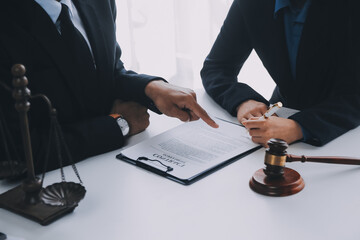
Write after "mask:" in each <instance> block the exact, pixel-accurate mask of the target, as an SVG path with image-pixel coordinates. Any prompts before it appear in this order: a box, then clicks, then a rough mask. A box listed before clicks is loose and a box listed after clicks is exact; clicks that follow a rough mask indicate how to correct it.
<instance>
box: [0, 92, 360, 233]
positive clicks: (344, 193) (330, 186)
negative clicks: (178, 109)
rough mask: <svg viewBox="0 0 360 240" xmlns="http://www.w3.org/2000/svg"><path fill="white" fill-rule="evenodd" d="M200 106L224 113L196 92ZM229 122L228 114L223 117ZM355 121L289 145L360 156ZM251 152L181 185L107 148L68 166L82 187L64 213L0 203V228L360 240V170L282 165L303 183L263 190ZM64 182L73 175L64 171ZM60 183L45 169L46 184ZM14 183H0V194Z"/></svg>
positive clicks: (158, 121)
mask: <svg viewBox="0 0 360 240" xmlns="http://www.w3.org/2000/svg"><path fill="white" fill-rule="evenodd" d="M198 99H199V102H201V103H202V104H203V106H204V107H205V108H206V109H207V110H208V112H209V113H211V114H213V115H216V116H221V117H222V118H229V119H231V118H230V116H229V115H228V114H227V113H225V112H224V111H223V110H222V109H220V108H219V107H218V106H216V105H213V102H212V100H210V99H209V97H208V96H207V95H206V94H204V93H203V91H199V92H198ZM232 120H234V119H232ZM180 123H181V122H180V121H178V120H177V119H170V118H167V117H165V116H158V115H156V114H151V124H150V127H149V128H148V129H147V130H146V131H145V132H143V133H141V134H139V135H137V136H134V137H132V139H131V140H130V141H129V142H128V145H127V146H131V145H133V144H135V143H137V142H139V141H141V140H143V139H147V138H149V137H152V136H154V135H156V134H158V133H161V132H162V131H165V130H167V129H169V128H172V127H174V126H177V125H178V124H180ZM359 140H360V127H358V128H357V129H355V130H352V131H350V132H348V133H346V134H344V135H343V136H341V137H339V138H338V139H336V140H334V141H332V142H330V143H329V144H327V145H326V146H324V147H313V146H310V145H307V144H304V143H296V144H293V145H291V146H290V147H289V149H288V152H289V153H292V154H298V155H301V154H304V155H317V156H321V155H334V156H351V157H360V143H359ZM264 151H265V150H264V149H260V150H258V151H256V152H255V153H252V154H251V155H248V156H247V157H244V158H242V159H240V160H238V161H236V162H234V163H232V164H231V165H229V166H227V167H225V168H223V169H221V170H219V171H217V172H215V173H213V174H211V175H209V176H207V177H206V178H204V179H202V180H200V181H198V182H196V183H194V184H193V185H190V186H183V185H180V184H178V183H175V182H172V181H170V180H167V179H165V178H162V177H160V176H157V175H155V174H153V173H150V172H147V171H146V170H143V169H140V168H137V167H135V166H133V165H130V164H128V163H125V162H123V161H119V160H117V159H115V155H116V154H118V153H119V152H120V150H116V151H113V152H109V153H106V154H102V155H99V156H96V157H92V158H89V159H86V160H84V161H82V162H81V163H78V164H77V167H78V169H79V171H80V174H81V177H82V179H83V181H84V184H85V187H86V189H87V194H86V196H85V199H84V200H82V201H81V202H80V204H79V206H78V207H77V208H76V209H75V211H74V212H73V213H71V214H68V215H66V216H65V217H63V218H62V219H60V220H57V221H56V222H54V223H52V224H50V225H49V226H45V227H44V226H41V225H39V224H38V223H36V222H33V221H31V220H27V219H25V218H23V217H20V216H18V215H15V214H13V213H10V212H8V211H6V210H4V209H0V232H4V233H6V234H8V235H11V236H15V237H18V238H22V239H26V240H42V239H44V240H57V239H59V240H60V239H61V240H63V239H67V240H73V239H74V240H75V239H76V240H83V239H84V240H85V239H86V240H95V239H96V240H99V239H101V240H103V239H106V240H120V239H121V240H131V239H134V240H142V239H146V240H148V239H149V240H152V239H154V240H155V239H156V240H161V239H166V240H168V239H179V240H189V239H190V240H192V239H206V240H209V239H236V240H239V239H247V240H248V239H268V240H272V239H277V240H282V239H310V240H311V239H336V240H339V239H346V240H348V239H349V240H350V239H354V240H355V239H356V240H357V239H360V227H359V216H360V188H359V186H358V184H359V183H360V167H358V166H345V165H344V166H343V165H331V164H319V163H288V165H287V167H291V168H293V169H295V170H297V171H298V172H299V173H300V174H301V175H302V177H303V178H304V180H305V184H306V185H305V188H304V190H302V191H301V192H300V193H298V194H295V195H293V196H288V197H268V196H262V195H259V194H257V193H254V192H253V191H252V190H251V189H250V188H249V180H250V178H251V176H252V174H253V173H254V172H255V171H256V170H258V169H259V168H262V167H263V166H264V163H263V161H264ZM66 173H67V180H75V177H74V174H73V173H72V171H71V169H70V168H69V167H68V168H66ZM58 181H60V173H59V171H53V172H51V173H49V174H47V177H46V181H45V185H48V184H52V183H54V182H58ZM16 185H17V183H8V182H6V181H1V182H0V193H2V192H5V191H6V190H8V189H10V188H12V187H14V186H16Z"/></svg>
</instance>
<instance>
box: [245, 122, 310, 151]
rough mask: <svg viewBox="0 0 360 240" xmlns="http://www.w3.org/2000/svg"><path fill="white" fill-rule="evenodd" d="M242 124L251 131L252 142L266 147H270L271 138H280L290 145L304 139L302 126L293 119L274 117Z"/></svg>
mask: <svg viewBox="0 0 360 240" xmlns="http://www.w3.org/2000/svg"><path fill="white" fill-rule="evenodd" d="M242 124H243V125H244V126H245V127H246V128H247V129H248V130H249V134H250V136H251V139H252V141H253V142H255V143H259V144H261V145H263V146H264V147H268V146H267V141H268V140H269V139H270V138H279V139H282V140H284V141H286V142H287V143H289V144H290V143H293V142H295V141H297V140H300V139H302V138H303V134H302V131H301V127H300V125H299V124H298V123H297V122H295V121H294V120H292V119H286V118H279V117H274V116H272V117H269V118H268V119H264V120H259V119H258V118H257V117H256V118H255V117H254V118H251V119H250V120H246V121H243V122H242Z"/></svg>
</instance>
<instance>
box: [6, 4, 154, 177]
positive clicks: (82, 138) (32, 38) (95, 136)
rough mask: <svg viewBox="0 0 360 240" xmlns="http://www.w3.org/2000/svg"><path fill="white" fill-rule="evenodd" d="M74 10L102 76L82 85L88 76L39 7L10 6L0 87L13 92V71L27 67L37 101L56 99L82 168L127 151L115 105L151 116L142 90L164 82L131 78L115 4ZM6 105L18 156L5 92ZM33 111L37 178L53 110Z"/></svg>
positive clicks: (35, 106)
mask: <svg viewBox="0 0 360 240" xmlns="http://www.w3.org/2000/svg"><path fill="white" fill-rule="evenodd" d="M73 2H74V4H75V6H76V8H77V10H78V12H79V14H80V17H81V19H82V21H83V23H84V26H85V30H86V32H87V35H88V38H89V41H90V44H91V47H92V50H93V54H94V58H95V63H96V68H97V69H96V71H97V76H94V77H93V78H89V79H82V76H83V75H84V73H81V72H79V70H78V68H77V66H76V64H75V63H74V62H73V58H72V57H71V53H70V52H69V50H68V49H67V48H66V44H65V43H64V41H63V40H62V39H61V36H60V34H59V32H58V31H57V29H56V27H55V25H54V23H53V22H52V21H51V19H50V18H49V16H48V14H47V13H46V12H45V11H44V10H43V9H42V7H41V6H39V5H38V4H37V3H36V2H35V1H33V0H10V1H5V2H4V3H2V6H1V8H0V20H1V21H0V33H1V35H0V81H2V82H5V83H6V84H7V85H9V86H11V79H12V77H11V74H10V69H11V67H12V65H13V64H16V63H21V64H24V65H25V66H26V68H27V74H26V76H27V77H28V79H29V88H30V89H31V91H32V94H37V93H43V94H45V95H47V96H48V97H49V98H50V100H51V101H52V103H53V105H54V107H55V108H56V109H57V111H58V118H59V122H60V124H61V126H62V129H63V131H64V134H65V137H66V141H67V143H68V145H69V147H70V150H71V152H72V154H73V157H74V159H75V160H76V161H79V160H81V159H84V158H86V157H89V156H93V155H96V154H100V153H103V152H106V151H110V150H114V149H117V148H120V147H121V146H123V144H124V141H125V139H124V137H123V136H122V133H121V130H120V128H119V126H118V125H117V123H116V121H115V120H114V119H113V118H111V117H109V116H108V114H109V113H110V109H111V107H112V103H113V101H114V100H115V99H122V100H131V101H137V102H139V103H141V104H143V105H144V106H147V107H149V108H151V106H152V105H151V101H150V99H148V98H147V97H146V95H145V93H144V89H145V86H146V84H147V83H148V82H149V81H152V80H154V79H158V77H153V76H148V75H142V74H137V73H135V72H132V71H127V70H125V68H124V66H123V63H122V62H121V60H120V56H121V50H120V47H119V46H118V44H117V42H116V37H115V36H116V35H115V29H116V27H115V17H116V7H115V1H114V0H73ZM0 99H1V101H0V103H1V107H2V109H3V112H4V113H5V115H6V119H7V122H8V123H9V124H10V130H11V132H12V134H13V135H14V137H15V139H16V142H17V143H19V145H18V146H19V151H20V150H21V144H20V140H21V138H20V133H19V129H18V128H19V125H18V119H17V113H16V112H15V109H14V100H13V99H12V97H11V95H10V94H9V93H7V92H6V91H4V90H3V89H1V88H0ZM31 104H32V105H31V110H30V112H29V120H30V130H31V137H32V145H33V153H34V158H35V161H36V162H38V163H37V164H36V167H37V170H41V169H42V166H43V164H42V161H43V159H44V153H45V149H46V144H47V142H48V127H49V119H48V118H47V116H48V113H47V108H46V106H45V105H44V104H43V103H42V102H41V101H35V100H32V101H31ZM153 110H156V108H153ZM0 149H1V147H0ZM0 154H1V150H0ZM2 156H3V155H2ZM1 158H3V157H1ZM57 164H58V163H57V161H56V160H55V159H54V157H52V158H51V159H50V163H49V169H53V168H56V167H58V165H57Z"/></svg>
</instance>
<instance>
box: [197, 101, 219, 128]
mask: <svg viewBox="0 0 360 240" xmlns="http://www.w3.org/2000/svg"><path fill="white" fill-rule="evenodd" d="M190 110H191V111H192V112H193V113H194V114H195V115H196V116H198V117H199V118H201V119H202V120H203V121H204V122H205V123H207V124H208V125H209V126H210V127H213V128H218V127H219V125H218V124H217V123H216V122H215V121H214V120H213V119H212V118H211V117H210V116H209V115H208V114H207V112H206V111H205V110H204V109H203V108H202V107H201V106H200V105H199V104H198V103H197V102H195V103H194V104H193V106H192V107H191V108H190Z"/></svg>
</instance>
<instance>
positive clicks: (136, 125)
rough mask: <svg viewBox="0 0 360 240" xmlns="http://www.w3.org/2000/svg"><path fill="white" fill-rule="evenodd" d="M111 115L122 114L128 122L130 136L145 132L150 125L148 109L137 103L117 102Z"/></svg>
mask: <svg viewBox="0 0 360 240" xmlns="http://www.w3.org/2000/svg"><path fill="white" fill-rule="evenodd" d="M110 114H120V115H122V116H123V117H124V119H125V120H126V121H127V122H128V124H129V127H130V132H129V136H131V135H135V134H137V133H140V132H142V131H144V130H145V129H146V128H147V127H148V126H149V124H150V122H149V117H150V115H149V113H148V112H147V108H146V107H144V106H142V105H140V104H138V103H136V102H123V101H121V100H119V99H117V100H115V101H114V103H113V106H112V109H111V112H110Z"/></svg>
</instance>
